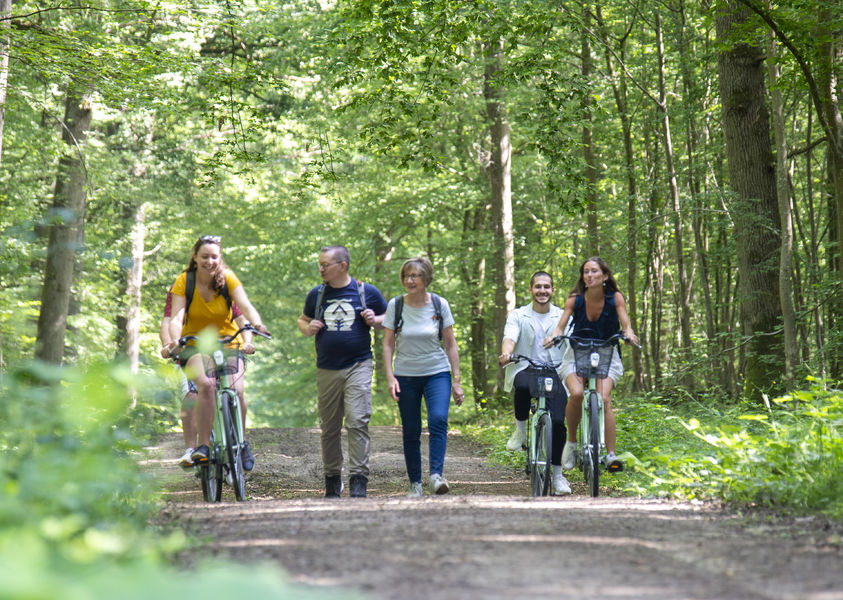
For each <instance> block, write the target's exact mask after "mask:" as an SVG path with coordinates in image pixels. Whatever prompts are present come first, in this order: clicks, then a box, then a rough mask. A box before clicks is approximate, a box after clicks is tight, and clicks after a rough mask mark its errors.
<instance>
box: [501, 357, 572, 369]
mask: <svg viewBox="0 0 843 600" xmlns="http://www.w3.org/2000/svg"><path fill="white" fill-rule="evenodd" d="M522 360H525V361H527V362H528V363H530V366H532V367H535V368H536V369H550V370H551V371H555V370H556V369H557V368H558V367H559V365H561V364H562V363H549V362H542V361H538V360H533V359H532V358H530V357H529V356H524V355H523V354H510V355H509V362H510V363H516V362H520V361H522ZM507 364H509V363H507ZM503 366H506V365H503Z"/></svg>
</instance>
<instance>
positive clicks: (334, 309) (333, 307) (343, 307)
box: [323, 298, 356, 331]
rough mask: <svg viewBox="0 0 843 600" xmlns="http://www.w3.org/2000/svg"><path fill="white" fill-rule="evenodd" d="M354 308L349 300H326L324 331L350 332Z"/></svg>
mask: <svg viewBox="0 0 843 600" xmlns="http://www.w3.org/2000/svg"><path fill="white" fill-rule="evenodd" d="M355 316H356V315H355V314H354V306H353V305H352V304H351V302H350V301H349V300H346V299H344V298H338V299H335V300H328V306H327V307H326V308H325V315H324V317H323V318H324V319H325V329H327V330H328V331H351V326H352V325H354V317H355Z"/></svg>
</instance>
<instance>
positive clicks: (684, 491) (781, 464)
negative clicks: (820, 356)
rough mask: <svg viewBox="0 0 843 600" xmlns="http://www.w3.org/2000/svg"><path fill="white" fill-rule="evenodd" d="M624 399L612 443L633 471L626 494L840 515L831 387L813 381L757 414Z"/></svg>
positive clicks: (835, 394) (840, 403) (842, 413)
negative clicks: (616, 441) (616, 443)
mask: <svg viewBox="0 0 843 600" xmlns="http://www.w3.org/2000/svg"><path fill="white" fill-rule="evenodd" d="M712 400H713V399H712ZM628 404H629V406H628V407H626V406H625V407H624V409H623V410H622V411H620V413H619V416H618V424H619V427H618V429H619V447H623V448H625V449H627V450H628V455H627V457H628V460H629V462H630V464H631V466H633V467H634V469H635V471H636V472H637V476H636V477H634V478H631V479H630V480H629V486H628V490H629V491H634V492H637V493H645V494H658V495H668V496H672V497H676V498H683V499H694V498H698V499H711V498H720V499H722V500H724V501H726V502H730V503H739V504H750V505H755V506H763V507H766V508H771V509H775V510H780V511H785V512H795V513H805V512H807V513H822V514H826V515H828V516H830V517H834V518H837V519H840V518H843V500H841V498H843V482H841V480H840V472H841V468H842V467H843V396H841V394H840V392H839V391H838V390H827V389H825V388H824V387H822V386H821V385H816V386H814V387H812V388H811V389H809V390H806V391H800V392H795V393H793V394H792V395H790V396H785V397H782V398H777V399H775V400H774V401H773V402H772V403H771V405H770V408H769V409H767V410H764V411H759V410H758V409H757V408H755V407H752V406H749V405H740V406H729V407H724V408H723V409H722V410H715V409H713V408H711V405H710V404H709V405H705V406H703V405H701V404H697V405H684V406H681V407H677V408H671V407H669V406H668V405H666V404H664V403H659V402H657V401H655V399H650V400H646V401H641V400H636V401H634V402H629V403H628Z"/></svg>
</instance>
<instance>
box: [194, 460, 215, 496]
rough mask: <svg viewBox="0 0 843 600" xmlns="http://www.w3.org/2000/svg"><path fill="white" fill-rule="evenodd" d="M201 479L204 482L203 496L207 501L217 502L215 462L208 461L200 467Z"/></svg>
mask: <svg viewBox="0 0 843 600" xmlns="http://www.w3.org/2000/svg"><path fill="white" fill-rule="evenodd" d="M199 480H200V481H201V482H202V498H203V499H204V500H205V502H217V492H218V487H219V486H218V485H217V478H216V473H215V464H214V463H210V462H209V463H208V464H204V465H201V466H200V467H199Z"/></svg>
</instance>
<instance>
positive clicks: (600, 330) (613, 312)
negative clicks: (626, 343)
mask: <svg viewBox="0 0 843 600" xmlns="http://www.w3.org/2000/svg"><path fill="white" fill-rule="evenodd" d="M573 318H574V331H573V335H574V336H575V337H581V338H588V339H598V340H608V339H609V338H610V337H612V336H613V335H615V334H616V333H618V332H619V331H620V329H621V324H620V321H619V320H618V309H617V308H616V307H615V294H614V293H609V294H606V299H605V300H604V302H603V311H602V312H601V313H600V317H599V318H598V319H597V320H596V321H589V320H588V315H587V314H586V312H585V296H584V295H582V294H578V295H577V297H576V300H575V301H574V315H573ZM615 345H617V341H616V342H615Z"/></svg>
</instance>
